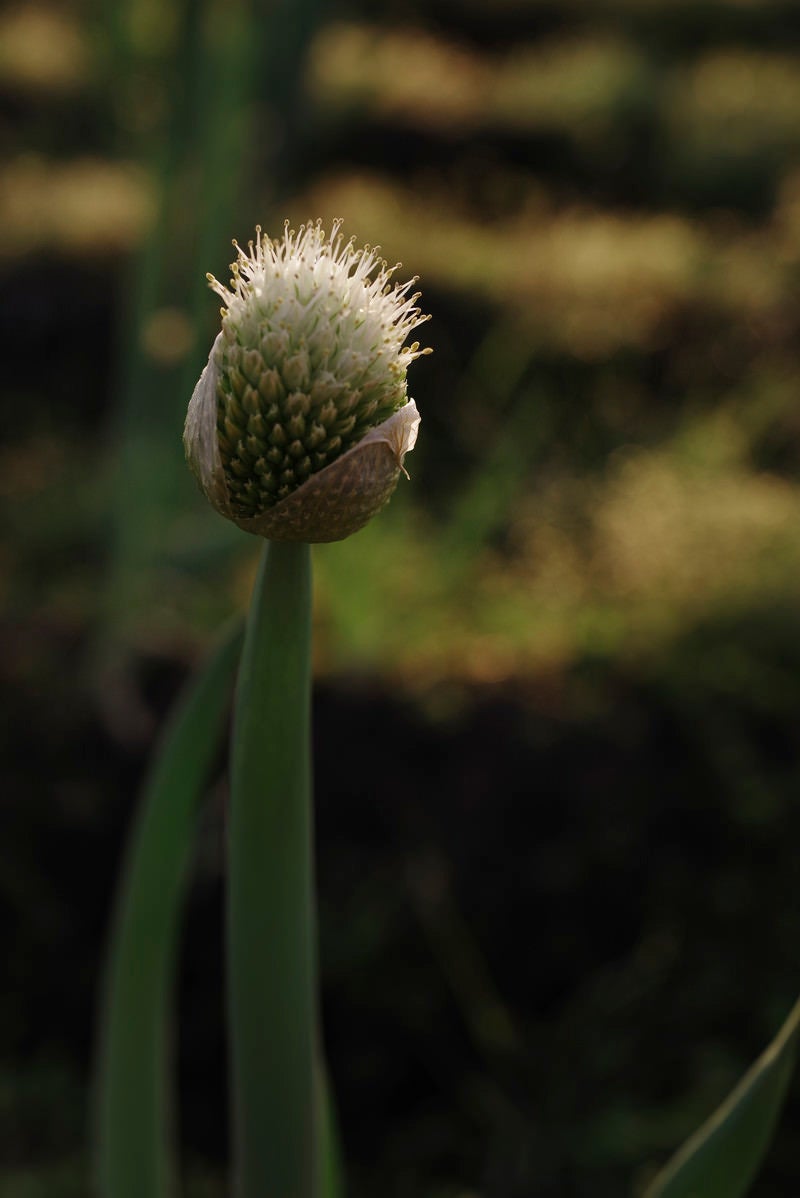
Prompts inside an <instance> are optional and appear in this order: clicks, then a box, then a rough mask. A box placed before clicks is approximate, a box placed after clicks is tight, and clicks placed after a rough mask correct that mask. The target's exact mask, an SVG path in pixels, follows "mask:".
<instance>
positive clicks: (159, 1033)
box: [96, 619, 243, 1198]
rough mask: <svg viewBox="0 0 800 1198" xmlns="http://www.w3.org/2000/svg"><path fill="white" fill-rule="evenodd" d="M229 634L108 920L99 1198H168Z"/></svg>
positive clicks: (176, 747)
mask: <svg viewBox="0 0 800 1198" xmlns="http://www.w3.org/2000/svg"><path fill="white" fill-rule="evenodd" d="M242 637H243V630H242V621H241V620H238V619H237V620H236V621H235V622H234V623H233V625H232V626H231V627H230V628H229V629H228V630H226V632H225V634H224V635H223V637H222V638H221V641H220V643H219V644H218V645H217V647H216V649H215V650H214V652H213V653H212V654H211V655H210V657H209V658H208V659H207V660H206V662H205V663H204V664H203V665H202V666H201V667H200V670H199V671H198V673H197V674H195V675H194V677H192V678H191V679H190V681H189V683H188V684H187V686H186V688H185V690H184V692H183V694H182V695H181V697H180V699H179V701H178V704H177V706H176V707H175V709H174V712H173V714H172V716H171V718H170V721H169V723H168V725H167V728H166V730H165V733H164V736H163V739H162V741H161V746H160V749H159V752H158V754H157V756H156V758H155V760H154V762H153V766H152V769H151V772H150V776H149V779H148V781H147V783H146V785H145V788H144V791H143V794H142V797H141V801H140V807H139V811H138V814H137V818H136V824H135V827H134V829H133V833H132V836H131V840H130V844H129V846H128V852H127V859H126V862H125V869H124V873H123V876H122V881H121V884H120V888H119V894H118V896H117V904H116V909H115V912H114V916H113V921H112V929H111V940H110V950H109V961H108V976H107V979H106V992H105V995H104V1005H103V1009H102V1011H101V1039H100V1046H99V1054H98V1066H97V1078H96V1085H97V1103H98V1107H97V1123H98V1126H97V1173H98V1188H99V1192H100V1194H101V1195H102V1198H143V1195H147V1198H166V1195H167V1194H169V1193H170V1192H171V1190H172V1173H173V1169H172V1162H171V1159H170V1147H169V1114H170V1112H169V1086H168V1078H167V1065H168V1056H169V1053H168V1047H169V1044H168V1028H169V1004H170V997H171V990H172V982H173V973H174V965H175V946H176V936H177V925H178V919H179V915H180V910H181V905H182V900H183V893H184V882H185V877H186V869H187V865H188V861H189V858H190V854H191V845H192V834H193V832H194V821H195V812H196V807H197V800H198V797H199V795H200V793H201V790H202V787H203V785H204V783H205V781H206V778H207V775H208V771H209V769H210V767H211V763H212V761H213V758H214V754H215V753H216V750H217V745H218V743H219V734H220V729H221V726H222V721H223V717H224V716H225V713H226V712H227V710H228V704H229V700H230V693H231V683H232V680H233V674H234V670H235V669H236V664H237V662H238V660H239V655H240V652H241V645H242Z"/></svg>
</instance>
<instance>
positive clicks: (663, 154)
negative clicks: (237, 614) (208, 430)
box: [0, 0, 800, 1198]
mask: <svg viewBox="0 0 800 1198" xmlns="http://www.w3.org/2000/svg"><path fill="white" fill-rule="evenodd" d="M0 148H1V149H2V176H0V279H1V280H2V287H1V288H0V306H1V307H2V318H3V319H2V332H1V333H0V336H2V351H3V365H4V368H3V371H2V378H3V387H2V399H1V400H0V404H1V407H0V411H1V413H2V428H3V434H4V435H3V443H2V449H0V459H1V463H0V464H1V466H2V468H0V490H2V492H3V499H4V520H3V530H2V542H1V543H0V563H2V575H1V576H0V577H1V582H0V619H2V625H1V626H0V671H1V672H2V677H3V681H4V684H5V685H4V687H3V691H2V699H1V700H0V701H1V702H2V720H0V736H2V776H1V777H0V794H2V799H0V844H1V845H2V851H1V852H0V911H1V912H2V937H3V939H2V943H1V944H0V951H1V954H2V960H3V963H4V970H3V972H4V984H3V987H2V996H1V997H0V1198H39V1196H47V1198H83V1196H84V1195H86V1194H88V1193H89V1186H88V1148H87V1145H88V1140H89V1098H88V1095H89V1083H90V1062H91V1054H92V1046H93V1024H94V1016H95V1008H96V999H97V993H98V985H99V977H100V972H101V968H102V957H103V951H104V937H105V933H106V929H107V920H108V914H109V903H110V900H111V896H112V894H113V889H114V883H115V877H116V874H117V869H118V864H119V860H120V854H121V851H122V847H123V844H124V838H125V833H126V830H127V828H128V827H129V823H130V819H131V816H132V813H133V811H134V809H135V802H136V796H137V792H138V789H139V786H140V783H141V780H142V777H143V772H144V769H145V766H146V762H147V760H148V757H149V754H150V752H151V749H152V745H153V742H154V737H155V735H156V733H157V729H158V728H159V726H160V725H161V723H162V722H163V718H164V716H165V714H166V712H167V711H168V710H169V707H170V704H171V701H172V699H173V698H174V696H175V695H176V693H177V691H178V689H179V687H180V684H181V682H182V680H183V678H184V677H185V676H186V674H187V671H188V670H189V669H190V667H191V666H192V665H193V664H194V663H195V662H197V661H199V660H200V658H201V656H202V652H203V649H204V648H205V646H207V645H208V644H209V642H210V640H211V638H212V636H213V634H214V632H215V630H216V628H217V627H218V626H219V625H220V623H221V622H222V621H224V619H225V618H226V617H227V616H228V615H229V614H230V613H231V612H233V611H235V610H241V609H243V608H244V606H245V605H246V602H247V595H248V592H249V587H250V584H251V580H252V577H253V572H254V568H255V558H256V554H257V550H258V546H257V545H256V544H255V543H254V542H253V541H252V540H250V539H249V538H248V537H246V536H245V535H244V534H241V533H239V532H238V531H237V530H235V529H233V528H229V527H228V526H227V525H225V523H224V522H223V521H222V520H220V519H219V517H217V516H216V515H215V514H214V513H213V512H212V511H211V509H210V508H208V506H207V505H205V504H204V503H203V501H202V499H201V498H200V497H199V496H198V494H197V492H196V489H195V487H194V484H193V482H192V480H191V477H190V475H189V474H188V472H187V471H186V470H185V468H184V466H183V463H182V451H181V446H180V430H181V426H182V421H183V416H184V413H185V408H186V403H187V402H188V397H189V395H190V393H191V389H192V386H193V383H194V381H195V379H196V377H197V375H198V373H199V370H200V368H201V366H202V363H203V361H204V359H205V356H206V354H207V352H208V348H209V346H210V343H211V339H212V337H213V335H214V330H215V323H216V320H217V315H216V313H217V308H218V302H217V300H216V299H215V298H214V297H213V296H211V295H210V294H209V293H208V292H207V290H206V288H205V280H204V274H205V271H206V270H211V271H213V272H214V273H215V274H217V275H218V276H219V277H221V278H225V277H226V263H227V261H228V260H229V257H230V254H231V251H230V245H229V242H230V238H231V237H232V236H236V237H238V238H239V240H240V241H246V240H247V238H248V236H251V235H252V233H251V230H252V228H253V226H254V225H255V223H256V222H259V223H261V224H262V225H263V226H264V228H265V229H267V230H269V231H270V232H273V233H279V232H280V230H281V228H282V222H283V219H284V217H287V216H288V217H289V218H290V219H291V220H292V222H293V223H295V224H296V223H298V222H299V221H301V220H303V219H307V218H312V219H313V218H316V217H317V216H321V217H323V219H324V220H326V221H328V222H329V221H330V220H332V219H333V218H334V217H341V218H343V220H344V228H345V232H346V234H347V235H348V236H349V234H350V233H354V234H355V235H356V236H357V238H358V239H359V240H360V241H370V242H376V241H377V242H380V243H381V245H382V246H383V248H384V251H385V253H386V256H387V258H389V259H390V260H391V261H395V260H396V259H397V258H400V259H402V261H403V263H404V267H403V272H402V273H403V275H406V274H419V275H420V277H421V286H422V288H423V291H424V298H423V301H422V302H423V307H424V309H425V310H426V311H429V312H431V313H432V315H433V320H432V321H431V323H430V324H429V325H426V326H425V327H424V329H423V330H422V332H423V333H424V334H425V338H424V339H425V342H426V343H427V344H430V345H431V346H432V347H433V348H434V351H435V352H434V355H433V357H431V358H426V359H424V360H422V361H420V362H417V363H415V364H414V366H413V367H412V369H411V378H410V391H411V394H412V395H414V397H415V398H416V400H417V402H418V404H419V407H420V410H421V412H422V415H423V423H422V429H421V434H420V442H419V445H418V448H417V449H416V450H415V452H414V454H413V455H412V457H411V458H409V460H408V466H409V469H410V472H411V474H412V482H411V484H406V485H404V486H403V487H402V488H401V490H400V491H399V492H398V494H397V496H396V498H395V500H394V501H393V503H392V505H391V506H390V508H389V509H388V510H387V511H386V512H384V513H382V514H381V516H380V517H379V518H378V519H376V520H375V521H374V522H373V523H372V524H371V525H370V526H368V528H367V529H365V530H364V531H363V532H361V533H359V534H357V535H356V536H355V537H353V538H352V539H351V540H349V541H347V542H344V543H342V544H340V545H334V546H329V547H328V546H326V547H321V548H320V549H319V550H318V551H316V553H315V569H316V575H315V577H316V607H315V611H316V630H315V631H316V636H315V645H316V684H315V740H316V763H315V769H316V779H317V805H318V859H319V879H320V902H321V956H322V979H323V989H324V994H323V1003H324V1015H325V1032H326V1042H327V1048H328V1054H329V1058H330V1065H331V1072H332V1076H333V1080H334V1086H335V1090H336V1094H337V1100H338V1108H339V1116H340V1122H341V1132H342V1138H343V1142H344V1148H345V1153H346V1156H347V1159H348V1172H349V1177H350V1183H351V1192H352V1194H353V1195H354V1198H372V1196H373V1195H376V1194H381V1195H385V1196H386V1198H528V1196H536V1198H549V1196H551V1195H552V1196H554V1198H555V1196H558V1198H573V1196H574V1198H583V1196H584V1195H585V1196H587V1198H588V1196H589V1195H591V1196H592V1198H605V1196H608V1198H612V1196H616V1195H620V1194H636V1193H637V1192H638V1191H640V1190H641V1187H642V1186H643V1185H644V1184H645V1183H646V1181H647V1179H648V1177H649V1176H651V1175H652V1173H653V1171H654V1170H655V1168H657V1166H658V1165H659V1164H660V1163H661V1162H663V1161H664V1160H665V1159H666V1157H667V1156H668V1155H669V1154H670V1152H671V1151H672V1150H673V1149H674V1148H675V1147H676V1146H677V1145H678V1143H680V1141H681V1140H682V1139H683V1138H684V1136H685V1135H686V1134H687V1133H688V1132H689V1131H691V1130H692V1129H693V1128H694V1127H695V1126H696V1125H697V1124H698V1122H699V1121H700V1120H701V1119H702V1118H704V1117H705V1116H706V1115H707V1114H708V1113H709V1112H710V1111H711V1110H712V1109H713V1108H714V1106H715V1105H716V1104H717V1103H718V1101H719V1100H720V1099H721V1097H722V1096H723V1095H724V1094H725V1093H726V1092H727V1090H728V1089H729V1088H730V1087H731V1086H732V1084H733V1083H734V1082H735V1081H736V1080H737V1078H738V1077H739V1075H740V1074H741V1072H742V1071H743V1069H744V1068H745V1067H746V1065H747V1064H748V1063H749V1062H750V1061H751V1060H752V1059H753V1058H754V1056H755V1055H756V1054H757V1053H758V1052H759V1051H760V1050H761V1049H762V1047H763V1046H764V1045H765V1044H766V1042H767V1041H768V1040H769V1039H770V1037H771V1036H772V1035H773V1034H774V1032H775V1031H776V1030H777V1028H778V1026H779V1024H780V1022H781V1020H782V1019H783V1017H784V1015H785V1013H786V1011H787V1010H788V1008H789V1006H790V1004H791V1003H792V1001H793V1000H794V998H795V996H796V993H797V991H798V988H799V987H800V968H799V967H798V944H799V943H800V917H799V916H798V902H797V894H798V883H797V865H796V860H797V845H798V840H799V838H800V812H798V801H797V794H798V785H797V784H798V779H799V775H800V757H799V756H798V750H797V728H798V715H799V713H800V670H799V669H798V667H800V609H799V608H798V589H799V588H798V566H800V534H799V533H798V518H799V517H800V483H799V482H798V471H797V466H798V460H799V459H800V405H798V391H799V390H800V388H799V387H798V383H800V348H798V346H800V339H799V338H798V333H800V327H799V326H800V319H799V318H798V312H799V311H800V308H798V302H797V300H798V290H800V153H799V151H800V22H799V21H798V20H797V15H796V6H795V5H794V3H788V2H785V3H781V2H779V0H714V2H712V0H699V2H691V3H690V2H689V0H685V2H684V0H563V2H561V3H556V0H495V2H493V3H492V4H491V5H488V4H485V3H478V0H435V2H430V3H425V4H423V3H421V2H420V3H407V4H401V3H399V2H397V3H391V2H385V3H381V4H377V3H376V4H366V3H364V4H361V5H358V4H352V5H350V6H340V7H334V6H329V7H322V6H317V5H312V4H310V3H307V2H305V3H301V2H299V0H298V2H296V3H294V4H288V3H287V4H286V5H284V6H281V5H278V6H271V7H270V8H269V9H268V10H267V9H265V7H264V6H261V5H259V4H256V3H252V4H246V3H238V2H237V3H225V4H223V3H221V0H220V2H214V0H188V2H187V3H185V4H180V3H178V2H177V0H174V2H171V3H167V4H163V3H158V4H157V3H155V0H125V3H121V2H120V3H116V4H108V5H99V4H96V5H92V4H90V3H88V0H87V3H79V2H77V0H76V2H73V3H70V2H69V0H62V2H59V0H53V3H47V4H44V3H42V4H39V3H38V2H36V3H27V4H25V5H22V6H8V5H6V6H3V8H2V9H1V10H0ZM225 802H226V782H225V766H224V753H222V752H221V754H220V759H219V763H218V768H217V770H216V771H215V777H214V779H213V781H212V784H211V786H210V788H209V794H208V800H207V803H206V804H205V806H204V808H203V812H202V815H201V818H200V822H199V827H198V841H197V853H196V863H195V869H194V872H193V883H192V889H191V894H190V897H189V904H188V914H187V920H186V924H185V929H184V939H183V950H182V960H181V971H180V994H179V1003H178V1018H177V1027H178V1029H179V1035H178V1047H179V1053H178V1055H179V1068H180V1080H181V1120H180V1137H181V1143H182V1150H183V1151H182V1159H183V1162H184V1167H185V1174H186V1176H185V1193H186V1194H187V1195H188V1198H213V1196H217V1195H220V1194H222V1193H223V1192H224V1177H225V1171H226V1159H227V1155H226V1154H227V1134H226V1131H227V1129H226V1122H227V1115H226V1096H225V1057H224V1024H223V1018H222V986H223V983H222V978H221V956H222V864H223V845H224V810H225ZM795 1093H796V1091H795ZM797 1117H798V1103H797V1099H796V1097H794V1098H792V1097H791V1096H790V1102H789V1106H788V1108H787V1111H786V1113H785V1115H784V1119H783V1123H782V1131H781V1133H780V1135H779V1137H778V1139H777V1140H776V1142H775V1144H774V1147H773V1150H772V1152H771V1155H770V1158H769V1162H768V1166H767V1168H766V1169H765V1171H764V1173H763V1174H762V1176H761V1178H760V1180H759V1182H758V1184H757V1186H756V1190H755V1193H756V1194H758V1195H759V1196H763V1198H794V1196H795V1195H796V1194H797V1193H798V1192H800V1152H798V1150H797V1146H796V1135H795V1134H794V1131H793V1128H794V1127H795V1126H796V1123H797Z"/></svg>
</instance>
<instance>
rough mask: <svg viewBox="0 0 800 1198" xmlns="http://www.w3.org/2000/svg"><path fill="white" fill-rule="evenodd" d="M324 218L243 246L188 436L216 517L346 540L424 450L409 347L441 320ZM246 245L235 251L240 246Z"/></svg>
mask: <svg viewBox="0 0 800 1198" xmlns="http://www.w3.org/2000/svg"><path fill="white" fill-rule="evenodd" d="M339 228H340V222H336V223H335V224H334V226H333V229H332V231H331V234H330V236H327V235H326V233H325V232H324V231H323V229H322V226H321V224H320V222H319V221H318V222H317V223H316V224H309V225H301V226H300V229H299V230H298V231H297V232H296V233H295V232H294V231H292V230H290V229H289V228H288V225H287V227H286V228H285V230H284V235H283V238H281V239H275V240H271V239H270V238H269V237H267V236H263V237H262V236H261V230H260V229H259V230H258V231H257V232H258V238H257V240H256V242H255V243H252V242H251V243H250V245H249V247H248V252H247V253H245V252H244V251H243V250H241V249H240V248H239V247H238V246H237V247H236V249H237V254H238V256H237V259H236V261H235V262H234V263H233V265H232V267H231V271H232V273H233V278H232V279H231V284H230V287H225V286H223V285H222V284H221V283H218V282H217V280H216V279H214V278H213V277H212V276H211V275H209V276H208V277H209V282H210V284H211V286H212V288H213V289H214V291H216V292H217V293H218V294H219V295H220V296H221V297H222V299H223V300H224V303H225V307H224V308H223V309H222V330H221V332H220V333H219V335H218V336H217V339H216V341H215V342H214V345H213V346H212V349H211V353H210V355H209V358H208V363H207V365H206V367H205V369H204V370H203V373H202V374H201V376H200V379H199V381H198V383H197V386H196V387H195V389H194V394H193V395H192V398H191V401H190V403H189V411H188V414H187V416H186V427H185V429H184V438H183V439H184V446H185V448H186V456H187V459H188V461H189V465H190V466H191V468H192V470H193V471H194V473H195V475H196V476H197V478H198V480H199V482H200V486H201V487H202V489H203V491H204V492H205V494H206V496H207V497H208V498H209V500H210V501H211V503H212V504H213V505H214V507H215V508H216V509H217V510H218V511H219V512H221V513H222V514H223V515H224V516H227V517H228V519H230V520H233V521H234V522H235V523H236V524H238V525H239V527H240V528H243V529H245V530H246V531H247V532H252V533H257V534H259V535H261V536H264V537H267V538H269V539H270V540H276V541H308V542H314V541H338V540H341V539H342V538H343V537H347V536H349V535H350V534H351V533H353V532H356V531H357V530H358V529H359V528H361V527H362V526H363V525H364V524H366V523H367V521H368V520H369V519H370V517H371V516H373V515H374V514H375V512H377V511H378V510H379V508H381V507H383V505H384V504H385V503H386V502H387V500H388V499H389V497H390V496H391V494H392V492H393V491H394V489H395V486H396V485H397V480H398V478H399V476H400V473H401V472H403V473H405V471H404V468H403V458H404V457H405V455H406V453H407V452H408V451H409V450H410V449H413V448H414V444H415V442H416V439H417V428H418V425H419V419H420V418H419V413H418V412H417V408H416V404H415V403H414V401H413V399H409V398H408V394H407V387H406V371H407V369H408V366H409V365H410V363H411V362H412V361H413V360H414V359H415V358H418V357H420V355H421V354H425V353H429V352H430V350H427V349H420V347H419V344H418V342H414V343H413V344H412V345H410V346H409V345H406V344H405V342H406V339H407V337H408V335H409V334H410V333H411V332H412V330H413V329H415V328H417V327H418V326H419V325H420V324H422V323H423V321H425V320H427V319H428V318H427V316H423V315H422V314H421V313H420V310H419V308H417V307H416V301H417V300H418V299H419V295H418V294H413V295H411V294H409V292H410V290H411V287H412V286H413V284H414V282H415V281H416V280H414V279H412V280H410V281H409V282H407V283H403V284H397V283H394V284H393V283H392V282H391V279H392V275H393V273H394V269H395V268H388V267H387V265H386V263H385V262H384V261H383V260H382V259H380V258H378V257H377V251H376V250H375V249H370V248H369V247H368V246H366V247H364V248H363V249H356V248H355V246H354V244H353V242H352V241H349V242H346V243H345V242H343V240H342V237H341V235H340V233H339ZM234 244H235V243H234Z"/></svg>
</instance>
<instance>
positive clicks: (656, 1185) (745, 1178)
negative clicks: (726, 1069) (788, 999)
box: [644, 1000, 800, 1198]
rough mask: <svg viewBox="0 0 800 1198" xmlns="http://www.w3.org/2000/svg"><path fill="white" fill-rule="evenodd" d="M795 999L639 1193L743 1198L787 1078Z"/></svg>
mask: <svg viewBox="0 0 800 1198" xmlns="http://www.w3.org/2000/svg"><path fill="white" fill-rule="evenodd" d="M799 1033H800V1000H798V1001H797V1003H796V1004H795V1005H794V1007H793V1008H792V1010H791V1011H790V1012H789V1015H788V1016H787V1019H786V1022H785V1023H784V1024H783V1027H782V1028H781V1030H780V1031H779V1032H778V1035H777V1036H776V1037H775V1039H774V1040H773V1041H772V1043H771V1044H770V1045H769V1047H768V1048H767V1049H766V1051H765V1052H764V1053H762V1055H761V1056H760V1057H759V1058H758V1060H757V1061H756V1062H755V1064H754V1065H752V1066H751V1068H750V1069H749V1070H748V1071H747V1073H746V1074H745V1075H744V1077H743V1078H742V1080H741V1081H740V1082H739V1084H738V1086H736V1088H735V1089H734V1090H733V1091H732V1093H731V1094H730V1095H729V1096H728V1098H726V1099H725V1101H724V1102H723V1103H722V1105H721V1106H720V1107H719V1108H718V1109H717V1110H716V1111H715V1112H714V1114H713V1115H712V1116H711V1117H710V1119H708V1120H707V1121H706V1122H705V1123H704V1124H703V1125H702V1126H701V1127H700V1128H699V1129H698V1130H697V1131H696V1132H695V1133H694V1134H693V1135H692V1136H690V1137H689V1139H688V1140H687V1141H686V1143H685V1144H684V1145H683V1146H682V1147H681V1148H679V1149H678V1151H677V1152H676V1153H675V1155H674V1156H673V1157H672V1159H671V1160H670V1161H669V1162H668V1163H667V1165H666V1166H665V1168H664V1169H663V1170H662V1171H661V1172H660V1173H659V1174H658V1176H657V1177H656V1178H655V1180H654V1181H653V1182H652V1184H651V1185H650V1186H649V1187H648V1189H647V1190H646V1192H645V1194H644V1198H743V1195H745V1194H747V1193H748V1191H749V1189H750V1186H751V1185H752V1183H753V1181H754V1179H755V1177H756V1174H757V1173H758V1170H759V1168H760V1166H761V1163H762V1161H763V1159H764V1156H765V1155H766V1152H767V1149H768V1147H769V1144H770V1141H771V1139H772V1135H773V1132H774V1129H775V1125H776V1123H777V1120H778V1116H779V1114H780V1110H781V1107H782V1105H783V1100H784V1098H785V1096H786V1091H787V1089H788V1086H789V1081H790V1080H791V1076H792V1070H793V1068H794V1061H795V1056H796V1053H797V1042H798V1034H799Z"/></svg>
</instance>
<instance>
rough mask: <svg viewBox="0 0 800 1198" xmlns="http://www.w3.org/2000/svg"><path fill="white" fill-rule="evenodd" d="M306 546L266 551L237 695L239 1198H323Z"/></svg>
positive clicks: (233, 914) (233, 941) (231, 920)
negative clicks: (319, 1186)
mask: <svg viewBox="0 0 800 1198" xmlns="http://www.w3.org/2000/svg"><path fill="white" fill-rule="evenodd" d="M310 630H311V556H310V549H309V547H308V546H307V545H304V544H296V543H278V542H273V543H271V544H268V545H265V548H264V553H263V556H262V561H261V566H260V569H259V574H258V579H257V581H256V586H255V590H254V593H253V599H252V603H251V607H250V615H249V617H248V624H247V632H246V636H245V646H244V651H243V654H242V664H241V668H240V674H239V684H238V688H237V694H236V709H235V721H234V744H233V762H232V793H231V813H230V877H229V890H228V953H229V956H228V969H229V974H228V976H229V1016H230V1029H231V1031H230V1034H231V1059H232V1090H233V1123H234V1153H235V1160H234V1186H235V1189H234V1192H235V1194H236V1198H314V1193H315V1189H316V1182H315V1178H316V1175H317V1161H316V1143H315V1141H316V1136H317V1127H316V1112H315V1105H316V1104H315V1096H314V1090H315V1086H314V1060H315V1037H316V1019H317V1010H316V946H315V945H316V928H315V914H314V900H313V859H312V814H311V766H310V640H311V631H310Z"/></svg>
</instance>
